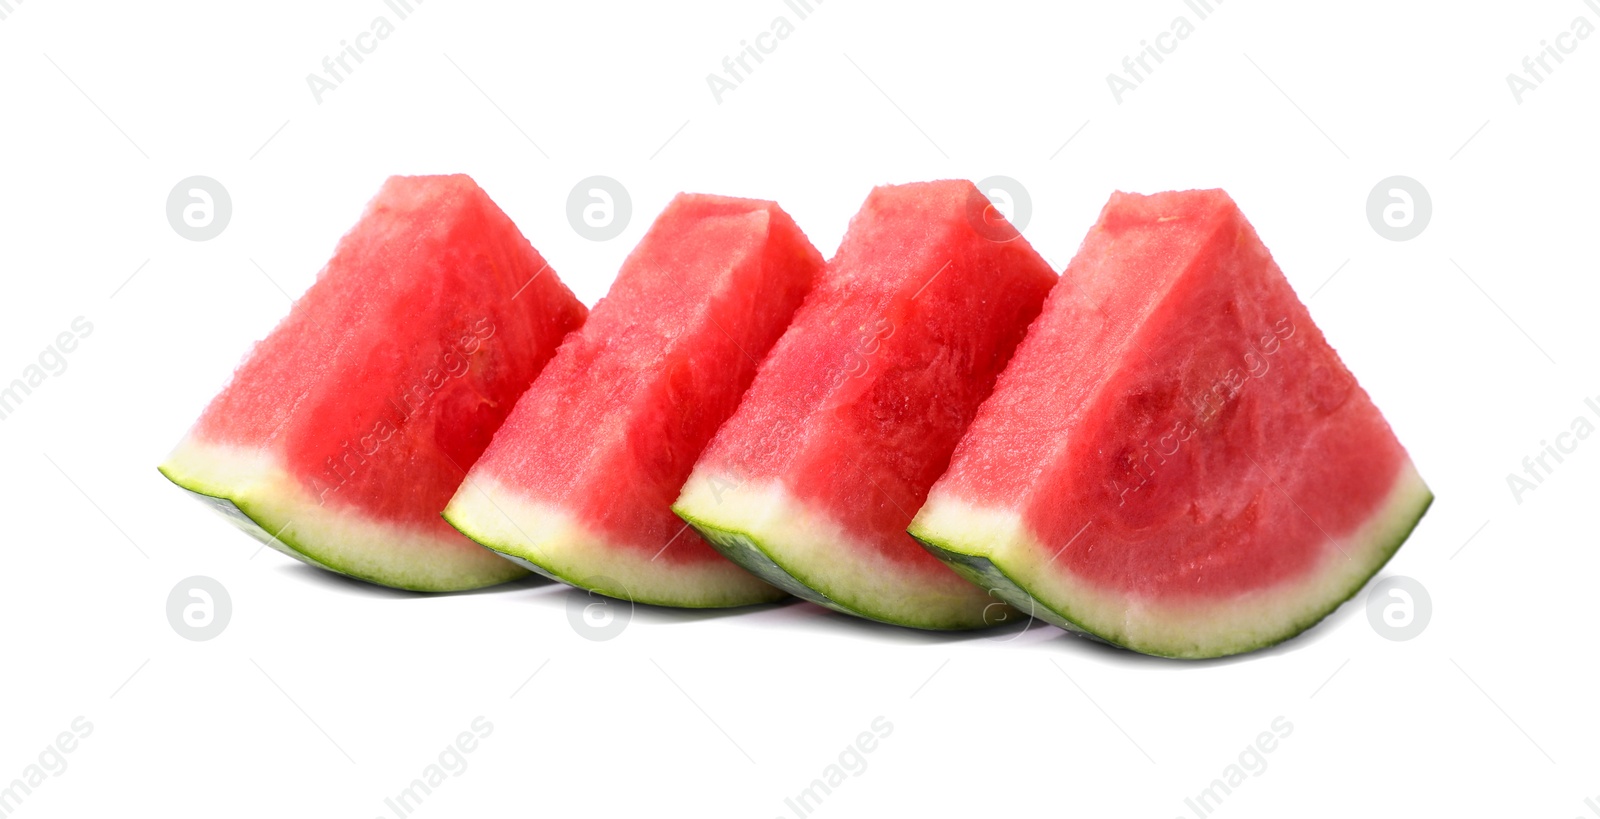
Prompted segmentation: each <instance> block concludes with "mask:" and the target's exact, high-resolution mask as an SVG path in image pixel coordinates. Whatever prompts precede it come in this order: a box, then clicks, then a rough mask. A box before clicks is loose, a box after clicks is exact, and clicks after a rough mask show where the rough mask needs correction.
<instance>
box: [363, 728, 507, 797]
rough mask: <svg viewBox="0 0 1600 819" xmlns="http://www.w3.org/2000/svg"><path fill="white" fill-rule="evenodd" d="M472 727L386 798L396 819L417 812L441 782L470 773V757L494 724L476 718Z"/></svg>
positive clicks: (492, 730) (490, 731) (460, 734)
mask: <svg viewBox="0 0 1600 819" xmlns="http://www.w3.org/2000/svg"><path fill="white" fill-rule="evenodd" d="M470 727H471V728H472V730H471V731H462V732H461V733H459V734H456V738H455V740H454V741H453V742H451V743H450V744H449V745H446V746H444V750H442V751H440V752H439V756H438V758H437V759H436V760H435V761H433V762H430V763H428V765H427V767H424V768H423V769H422V773H421V775H419V776H418V777H417V778H415V779H413V780H411V782H410V784H408V785H406V787H405V788H404V789H402V790H401V791H400V792H399V793H397V794H395V795H394V796H390V797H385V798H384V800H383V806H384V807H386V808H388V809H389V812H390V813H391V814H392V815H393V816H394V817H395V819H405V818H406V817H407V816H410V815H411V814H413V813H415V812H416V810H417V808H420V807H422V803H423V801H424V800H426V799H427V798H428V797H429V796H432V795H433V792H434V791H435V790H437V789H438V788H439V787H440V786H441V785H443V784H444V783H445V782H448V781H449V780H450V779H452V778H454V777H458V776H460V775H462V774H464V773H466V772H467V756H468V755H470V754H472V753H473V752H474V751H477V750H478V746H479V744H480V743H481V742H482V741H483V740H485V739H488V738H489V736H490V735H491V734H493V733H494V723H492V722H490V721H489V720H487V719H485V718H484V717H476V718H474V719H473V720H472V725H471V726H470ZM379 819H383V818H382V817H379Z"/></svg>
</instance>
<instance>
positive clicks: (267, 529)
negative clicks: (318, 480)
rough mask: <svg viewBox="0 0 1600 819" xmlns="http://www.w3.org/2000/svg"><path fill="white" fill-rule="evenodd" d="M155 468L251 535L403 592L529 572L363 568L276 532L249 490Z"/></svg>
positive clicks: (469, 586) (475, 585)
mask: <svg viewBox="0 0 1600 819" xmlns="http://www.w3.org/2000/svg"><path fill="white" fill-rule="evenodd" d="M156 469H157V471H159V472H160V473H161V474H162V476H164V477H165V478H166V479H167V480H169V481H171V482H172V483H173V484H174V485H176V486H177V487H178V488H180V489H183V490H184V491H186V492H188V493H189V494H190V495H191V496H192V497H194V498H195V499H196V500H199V501H200V502H201V503H203V504H205V506H206V508H208V509H210V510H211V511H213V512H215V513H217V514H218V515H220V516H222V517H223V518H224V519H225V520H227V521H228V522H229V523H231V524H233V525H234V526H235V527H236V528H238V529H239V530H240V531H242V532H244V533H245V534H247V535H249V536H250V537H251V538H253V539H255V540H257V541H260V542H261V543H262V544H264V545H266V546H270V547H272V548H273V549H275V550H277V551H279V552H282V553H283V554H286V555H288V556H289V557H292V558H294V559H296V560H299V561H300V562H302V563H305V564H307V565H309V566H315V567H317V568H319V569H325V570H327V571H331V572H334V573H337V574H342V575H344V576H346V577H353V578H355V579H357V580H362V581H365V582H368V583H374V584H377V585H380V586H385V587H388V588H391V589H398V590H401V591H410V592H426V593H439V592H460V591H472V590H474V589H481V588H487V587H489V586H496V585H499V584H501V583H505V582H508V581H511V580H515V579H517V578H518V577H522V576H524V575H525V574H526V572H524V571H522V570H521V569H520V568H519V567H517V566H516V565H515V564H512V563H510V562H509V561H507V562H506V567H507V570H506V571H505V572H504V573H490V574H488V575H480V576H477V577H475V578H474V579H472V580H469V581H466V582H461V581H460V580H453V581H442V580H440V579H435V578H426V575H425V573H419V572H408V573H382V572H370V571H362V570H360V569H358V568H356V567H354V566H352V565H350V564H349V563H347V562H345V561H341V560H338V559H335V558H332V557H329V556H328V555H326V554H322V553H321V550H319V549H317V548H315V547H312V546H309V545H307V544H306V543H305V542H304V541H303V540H302V539H300V538H296V537H294V536H293V535H292V534H290V533H289V532H288V530H289V529H290V528H293V527H292V526H291V525H288V524H286V525H284V526H280V527H279V529H278V531H277V532H274V531H273V530H272V528H271V524H270V523H269V522H268V521H267V520H266V518H267V517H268V516H267V515H264V514H262V513H261V511H260V510H259V509H256V508H254V507H255V506H256V505H255V504H252V503H251V502H250V501H249V500H248V499H247V497H246V493H241V492H237V491H234V490H230V489H225V488H221V487H218V486H213V485H210V484H207V483H206V482H204V481H202V480H199V479H197V478H194V477H191V476H187V475H184V474H183V473H182V472H181V471H180V470H179V469H178V468H176V467H175V466H174V465H172V464H163V465H161V466H158V467H156ZM291 523H292V521H291Z"/></svg>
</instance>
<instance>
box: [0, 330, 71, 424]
mask: <svg viewBox="0 0 1600 819" xmlns="http://www.w3.org/2000/svg"><path fill="white" fill-rule="evenodd" d="M68 328H69V330H70V332H68V331H67V330H63V331H61V332H60V333H57V334H56V337H55V340H54V341H52V342H51V343H49V344H47V345H45V348H44V349H43V350H42V351H40V353H39V357H38V359H37V360H36V361H35V363H32V364H29V365H28V366H26V367H23V368H22V375H21V376H19V377H17V378H13V379H11V383H9V384H5V385H3V386H0V421H4V420H5V419H7V418H10V417H11V416H12V415H13V414H14V413H16V411H17V408H19V407H21V406H22V402H23V401H25V400H26V399H27V398H28V396H30V395H33V391H34V390H36V389H38V388H39V387H41V386H43V385H44V382H45V381H47V380H49V379H50V378H51V377H54V376H58V375H61V374H62V373H64V372H66V371H67V354H68V353H71V352H73V351H74V350H77V349H78V342H80V341H82V340H83V339H86V338H88V337H89V334H90V333H93V332H94V325H93V324H91V323H90V322H89V320H88V319H86V318H84V317H83V316H78V317H77V318H74V319H73V320H72V323H71V324H70V325H68Z"/></svg>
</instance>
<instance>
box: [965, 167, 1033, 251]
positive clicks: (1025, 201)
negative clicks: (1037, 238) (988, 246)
mask: <svg viewBox="0 0 1600 819" xmlns="http://www.w3.org/2000/svg"><path fill="white" fill-rule="evenodd" d="M975 187H976V193H975V194H973V195H972V196H971V197H970V199H969V200H968V202H967V209H966V210H967V223H968V224H970V225H971V226H972V229H973V230H974V231H976V232H977V234H978V235H979V236H982V237H983V238H985V239H988V240H989V241H991V242H1011V241H1015V240H1016V239H1017V238H1018V237H1020V236H1021V235H1022V231H1023V229H1024V228H1026V227H1027V226H1028V220H1029V219H1031V218H1032V217H1033V198H1032V197H1030V196H1029V195H1028V189H1027V188H1025V187H1023V185H1022V183H1021V182H1018V181H1017V180H1015V179H1012V178H1011V177H1009V176H990V177H986V178H985V179H983V181H981V182H979V183H978V184H977V185H976V186H975Z"/></svg>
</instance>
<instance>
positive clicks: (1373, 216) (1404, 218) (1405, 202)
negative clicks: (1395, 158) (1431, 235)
mask: <svg viewBox="0 0 1600 819" xmlns="http://www.w3.org/2000/svg"><path fill="white" fill-rule="evenodd" d="M1432 218H1433V198H1432V197H1430V196H1429V195H1428V189H1427V188H1424V187H1422V183H1421V182H1418V181H1417V180H1415V179H1412V178H1411V177H1409V176H1391V177H1389V178H1388V179H1385V180H1383V181H1381V182H1379V183H1378V184H1376V185H1373V186H1372V192H1371V193H1369V194H1367V223H1368V224H1370V225H1372V229H1373V230H1375V231H1377V233H1378V235H1379V236H1382V237H1383V238H1385V239H1388V240H1389V241H1391V242H1405V241H1409V240H1411V239H1415V238H1417V237H1418V236H1421V235H1422V231H1424V230H1426V229H1427V227H1428V222H1429V220H1430V219H1432Z"/></svg>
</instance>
